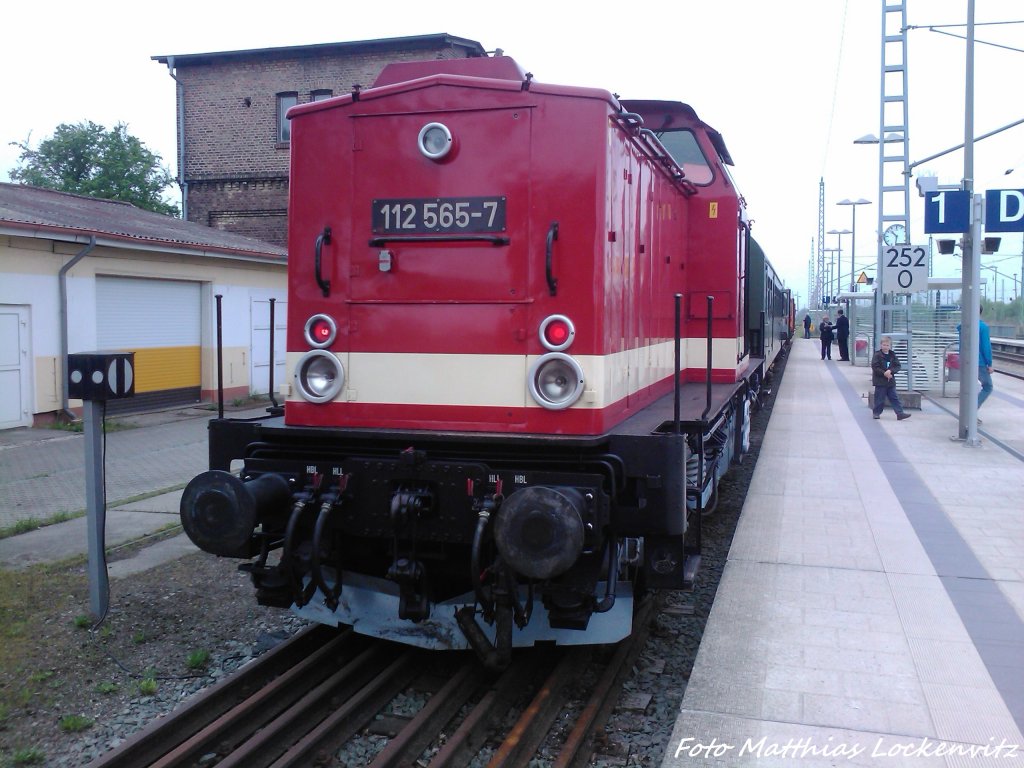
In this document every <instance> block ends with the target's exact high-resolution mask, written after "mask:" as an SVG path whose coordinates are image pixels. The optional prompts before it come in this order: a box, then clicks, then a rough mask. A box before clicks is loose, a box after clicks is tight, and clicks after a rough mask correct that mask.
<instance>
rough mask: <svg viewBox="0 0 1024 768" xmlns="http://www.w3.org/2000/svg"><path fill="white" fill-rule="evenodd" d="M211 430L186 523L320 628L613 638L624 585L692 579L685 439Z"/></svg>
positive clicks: (453, 638) (515, 642)
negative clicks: (236, 467) (207, 458)
mask: <svg viewBox="0 0 1024 768" xmlns="http://www.w3.org/2000/svg"><path fill="white" fill-rule="evenodd" d="M210 428H211V440H210V446H211V448H210V450H211V464H210V465H211V467H215V468H216V469H214V470H211V471H210V472H207V473H204V474H203V475H200V476H198V477H197V478H195V479H194V480H193V481H192V483H190V485H189V487H188V488H187V489H186V491H185V494H184V495H183V499H182V520H183V523H184V525H185V528H186V530H187V531H188V533H189V535H190V536H191V537H192V539H193V541H195V542H196V543H197V544H198V545H199V546H200V548H202V549H204V550H206V551H210V552H213V553H215V554H218V555H222V556H231V557H238V558H242V559H246V560H250V562H246V563H243V564H242V565H241V566H240V567H241V569H242V570H244V571H247V572H248V573H249V574H250V576H251V577H252V580H253V583H254V585H255V587H256V592H257V598H258V600H259V602H261V603H263V604H266V605H272V606H279V607H292V608H293V610H296V611H297V612H298V613H299V614H300V615H303V616H306V617H308V618H310V619H312V620H315V621H318V622H322V623H334V624H339V623H344V624H352V625H353V626H354V627H355V628H356V630H357V631H363V632H366V633H368V634H373V635H380V636H385V637H392V638H401V639H402V640H403V642H410V643H413V644H418V645H423V646H424V647H429V648H466V647H473V648H474V650H476V651H477V653H478V654H479V655H480V656H481V657H483V658H484V659H485V661H487V662H488V663H489V664H492V665H494V666H502V665H504V664H505V663H507V659H508V655H509V653H510V649H511V647H513V646H520V645H532V644H533V643H536V642H542V641H554V642H558V643H563V644H565V643H573V642H578V643H587V644H590V643H595V642H597V643H601V642H612V641H615V640H617V639H621V638H622V637H625V636H627V635H628V634H629V632H630V631H631V615H632V597H633V591H634V588H635V587H636V586H637V585H638V584H642V585H644V586H650V587H667V588H683V587H685V586H686V581H687V579H688V578H692V575H693V574H692V571H693V567H692V564H693V559H692V558H691V563H690V567H689V568H687V552H686V551H685V550H686V547H687V542H686V540H685V534H686V533H687V523H686V518H687V517H688V516H690V515H691V514H692V513H690V512H688V511H687V510H686V500H685V496H686V489H685V484H684V481H683V473H682V472H681V471H680V469H681V467H683V466H684V464H685V454H686V445H685V443H686V438H685V436H684V435H680V434H667V433H664V432H661V433H654V434H652V433H651V432H650V431H649V430H648V431H646V433H645V434H642V435H631V434H619V435H613V436H605V437H602V438H581V439H579V440H576V441H573V440H569V441H567V440H566V439H565V438H564V437H560V438H558V439H554V438H552V439H551V440H545V439H540V440H537V439H524V438H519V439H518V440H516V439H512V440H510V439H509V438H508V436H503V437H502V438H501V439H498V438H497V437H492V438H491V439H490V440H488V439H487V438H479V437H470V436H466V435H465V434H463V433H451V434H449V433H441V434H436V433H435V434H432V435H427V436H423V435H418V436H417V435H415V434H414V433H402V434H401V435H397V434H396V435H390V434H387V435H383V436H382V434H381V433H379V432H378V433H360V432H357V431H350V430H317V429H309V428H292V427H285V426H283V425H282V424H280V420H279V419H271V420H257V421H232V420H217V421H214V422H211V427H210ZM416 437H418V438H419V440H418V441H417V442H415V443H413V444H412V445H413V447H410V443H411V442H412V439H414V438H416ZM239 456H241V457H244V458H243V462H244V463H243V466H242V467H241V471H240V472H239V473H238V475H237V476H235V475H234V474H232V473H230V472H228V471H227V470H228V469H229V468H231V466H230V465H231V458H232V457H239ZM466 456H472V457H473V460H466V459H464V458H463V457H466ZM583 630H585V632H584V631H583Z"/></svg>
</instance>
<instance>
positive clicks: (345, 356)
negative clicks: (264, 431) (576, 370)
mask: <svg viewBox="0 0 1024 768" xmlns="http://www.w3.org/2000/svg"><path fill="white" fill-rule="evenodd" d="M740 344H741V340H738V339H715V340H714V343H713V346H712V356H713V362H714V367H715V368H716V369H717V370H723V369H724V370H735V369H736V367H737V364H736V358H737V354H736V352H737V350H738V349H739V348H740ZM682 346H683V349H682V366H683V368H684V369H685V368H687V367H691V368H693V367H695V368H703V367H704V365H705V361H706V350H707V341H706V340H705V339H684V340H683V345H682ZM303 354H304V353H299V352H289V353H288V371H289V382H290V385H289V388H288V399H289V400H295V401H301V400H302V398H301V396H300V395H299V394H298V392H297V390H296V387H295V386H294V382H293V379H292V376H293V375H294V373H295V369H296V366H297V365H298V362H299V359H300V358H301V357H302V356H303ZM335 356H336V357H337V358H338V360H339V361H340V362H341V364H342V366H343V367H344V371H345V385H344V387H343V388H342V389H341V391H340V392H339V393H338V395H337V396H336V397H335V398H334V400H335V401H336V402H344V401H349V402H359V403H373V404H403V405H451V406H458V405H464V406H494V407H502V408H521V407H524V406H525V407H537V408H539V407H541V406H540V405H538V404H537V403H536V402H535V401H534V400H533V398H532V397H531V396H530V393H529V388H528V386H527V377H528V375H529V371H530V366H531V365H533V363H534V361H536V360H537V359H538V357H539V356H538V355H528V356H523V355H487V354H479V355H462V354H417V353H373V352H342V353H340V354H337V355H335ZM571 357H572V358H573V359H574V360H576V362H578V363H579V364H580V366H581V367H582V369H583V373H584V379H585V386H584V392H583V395H582V396H581V397H580V399H579V400H578V401H577V402H576V403H575V405H574V406H573V407H575V408H606V407H608V406H609V405H611V404H612V403H615V402H618V401H619V400H622V399H623V398H624V397H627V396H628V395H630V394H633V393H635V392H638V391H640V390H642V389H644V388H645V387H649V386H651V385H652V384H654V383H656V382H658V381H661V380H662V379H664V378H667V377H669V376H671V375H672V367H673V365H674V364H675V361H674V356H673V353H672V341H671V340H669V341H665V342H661V343H657V344H651V345H648V346H645V347H638V348H634V349H630V350H627V351H625V352H616V353H614V354H611V355H604V356H600V355H571ZM627 361H628V363H629V372H628V374H627V370H626V363H627Z"/></svg>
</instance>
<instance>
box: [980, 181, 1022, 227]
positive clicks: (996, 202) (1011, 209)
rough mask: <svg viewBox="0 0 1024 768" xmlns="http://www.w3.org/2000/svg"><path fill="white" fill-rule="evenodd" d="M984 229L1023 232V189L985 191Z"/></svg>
mask: <svg viewBox="0 0 1024 768" xmlns="http://www.w3.org/2000/svg"><path fill="white" fill-rule="evenodd" d="M985 231H986V232H1024V189H989V190H987V191H986V192H985Z"/></svg>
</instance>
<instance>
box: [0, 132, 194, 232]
mask: <svg viewBox="0 0 1024 768" xmlns="http://www.w3.org/2000/svg"><path fill="white" fill-rule="evenodd" d="M11 145H12V146H15V147H18V148H19V149H20V150H21V157H19V158H18V162H19V166H18V167H17V168H15V169H13V170H12V171H10V177H11V181H15V182H19V183H21V184H30V185H32V186H35V187H43V188H45V189H56V190H60V191H61V192H72V193H74V194H78V195H87V196H89V197H99V198H103V199H105V200H121V201H123V202H126V203H131V204H132V205H134V206H136V207H138V208H142V209H145V210H147V211H155V212H156V213H163V214H167V215H170V216H178V215H180V212H179V210H178V206H177V205H175V204H173V203H168V202H166V201H165V200H164V199H163V197H162V194H163V191H164V190H165V189H167V187H169V186H171V185H172V184H174V177H173V176H172V175H171V172H170V170H169V169H168V168H167V167H166V166H164V165H163V164H162V162H161V161H162V158H161V157H160V155H157V154H155V153H153V152H151V151H150V150H148V149H147V148H146V146H145V145H144V144H143V143H142V142H141V141H139V140H138V139H137V138H135V137H134V136H132V135H130V134H129V133H128V126H127V125H125V124H124V123H118V124H117V125H116V126H115V127H114V128H113V129H112V130H110V131H108V130H107V129H106V128H104V127H103V126H102V125H96V123H94V122H92V121H88V122H83V123H78V124H77V125H68V124H67V123H62V124H61V125H58V126H57V130H56V131H55V132H54V134H53V136H51V137H50V138H48V139H45V140H43V141H42V142H41V143H40V144H39V148H38V149H32V148H31V147H30V146H29V144H28V141H25V142H17V141H12V142H11Z"/></svg>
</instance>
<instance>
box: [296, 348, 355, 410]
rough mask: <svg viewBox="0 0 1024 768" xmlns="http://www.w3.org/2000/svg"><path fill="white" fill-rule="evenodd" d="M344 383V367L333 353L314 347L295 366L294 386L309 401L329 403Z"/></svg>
mask: <svg viewBox="0 0 1024 768" xmlns="http://www.w3.org/2000/svg"><path fill="white" fill-rule="evenodd" d="M344 385H345V369H344V368H342V367H341V363H340V362H339V361H338V358H336V357H335V356H334V355H332V354H331V353H330V352H327V351H326V350H323V349H314V350H311V351H309V352H307V353H306V354H305V355H303V356H302V357H301V358H300V359H299V364H298V365H297V366H295V386H296V388H297V389H298V390H299V394H300V395H302V397H303V398H304V399H306V400H309V402H311V403H329V402H330V401H331V400H333V399H334V398H335V397H337V396H338V393H339V392H341V388H342V387H343V386H344Z"/></svg>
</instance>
